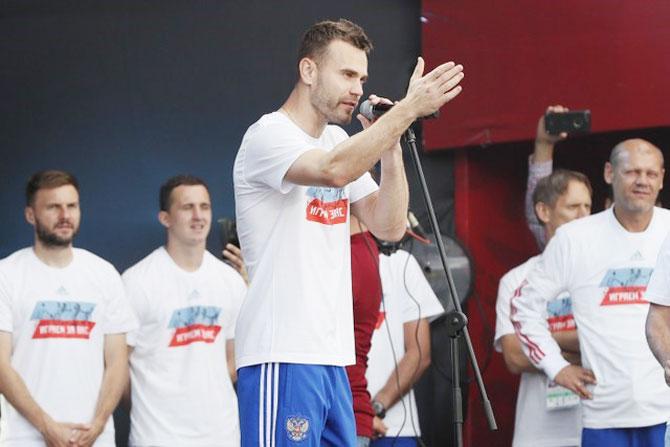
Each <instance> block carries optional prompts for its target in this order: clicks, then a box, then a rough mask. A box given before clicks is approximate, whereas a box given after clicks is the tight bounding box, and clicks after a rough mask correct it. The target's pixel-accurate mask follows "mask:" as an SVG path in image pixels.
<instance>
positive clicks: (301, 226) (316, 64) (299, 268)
mask: <svg viewBox="0 0 670 447" xmlns="http://www.w3.org/2000/svg"><path fill="white" fill-rule="evenodd" d="M371 47H372V45H371V43H370V41H369V39H368V38H367V36H366V35H365V32H364V31H363V30H362V29H361V28H360V27H359V26H358V25H355V24H353V23H351V22H349V21H347V20H344V19H341V20H339V21H336V22H333V21H324V22H319V23H317V24H315V25H313V26H312V27H310V28H309V29H308V30H307V31H306V33H305V34H304V35H303V39H302V43H301V46H300V50H299V54H298V66H297V68H298V70H297V75H298V79H297V81H296V84H295V86H294V88H293V91H292V92H291V94H290V95H289V97H288V99H287V100H286V102H285V103H284V104H283V105H282V106H281V108H280V109H279V110H277V111H275V112H273V113H270V114H267V115H264V116H263V117H261V118H260V119H259V120H258V121H257V122H256V123H254V124H252V125H251V126H250V127H249V129H248V130H247V132H246V133H245V135H244V138H243V140H242V143H241V145H240V149H239V152H238V154H237V157H236V160H235V166H234V172H233V175H234V183H235V201H236V204H235V205H236V214H237V224H238V229H239V236H240V242H241V248H242V254H243V255H244V259H245V261H246V263H247V268H248V271H249V277H250V287H249V293H248V296H247V299H246V300H245V302H244V304H243V306H242V310H241V313H240V318H239V321H238V333H237V334H236V338H235V340H236V346H235V348H236V354H237V364H238V367H239V368H240V369H239V371H238V375H239V382H238V391H239V396H240V410H241V411H240V418H241V421H242V442H243V445H259V443H260V444H261V445H263V443H264V442H265V443H270V442H272V443H274V444H276V445H278V446H282V445H287V444H289V443H293V442H301V441H305V444H306V445H323V444H326V445H338V446H352V445H355V443H356V433H355V426H354V417H353V411H352V408H351V405H352V404H351V393H350V390H349V387H348V384H347V378H346V373H345V371H344V366H346V365H350V364H353V363H354V362H355V358H354V330H353V318H352V298H351V268H350V253H349V213H350V212H351V213H353V214H354V215H355V216H356V217H358V218H359V219H360V220H361V222H363V223H364V224H365V225H366V226H367V227H368V228H369V229H370V231H371V232H372V233H373V234H375V235H376V236H378V237H380V238H381V239H384V240H398V239H400V238H401V237H402V235H403V234H404V232H405V219H406V214H407V202H408V191H407V181H406V178H405V173H404V167H403V163H402V152H401V148H400V144H399V139H400V137H401V135H402V134H403V132H404V131H405V130H406V129H407V128H408V127H409V126H410V124H411V123H412V122H413V121H414V120H416V119H417V118H418V117H421V116H425V115H428V114H430V113H432V112H434V111H436V110H437V109H439V108H440V107H441V106H442V105H444V104H445V103H447V102H448V101H450V100H451V99H453V98H454V97H455V96H456V95H458V94H459V93H460V91H461V87H460V86H458V84H459V83H460V81H461V79H462V78H463V74H462V69H463V67H462V66H460V65H456V64H454V63H453V62H449V63H446V64H442V65H440V66H438V67H437V68H436V69H434V70H433V71H431V72H430V73H428V74H426V75H425V76H424V75H423V71H424V62H423V59H421V58H419V60H418V62H417V65H416V68H415V70H414V73H413V74H412V76H411V79H410V81H409V87H408V90H407V95H406V96H405V98H404V99H402V100H401V101H399V102H398V103H397V104H396V105H395V106H394V107H393V109H392V110H391V111H389V112H388V113H386V114H385V115H384V116H382V117H381V118H379V119H378V120H376V122H374V123H371V122H370V121H368V120H367V119H365V118H364V117H362V116H361V115H358V119H359V120H360V122H361V124H362V125H363V127H364V130H363V131H362V132H360V133H358V134H356V135H354V136H353V137H351V138H349V137H348V136H347V134H346V132H345V131H344V130H343V129H342V128H340V127H338V126H337V125H342V124H348V123H349V122H350V121H351V118H352V114H353V112H354V109H355V108H356V105H357V104H358V101H359V100H360V98H361V96H362V95H363V83H364V82H365V81H366V79H367V76H368V74H367V71H368V70H367V65H368V61H367V53H368V52H369V50H370V49H371ZM370 99H371V101H372V102H374V103H378V102H379V101H382V100H381V99H380V98H378V97H376V96H371V98H370ZM331 124H332V125H331ZM380 159H381V185H380V187H379V188H378V187H377V185H376V184H375V182H374V181H373V180H372V179H371V178H370V176H369V174H367V171H368V170H369V169H370V168H371V167H372V166H373V165H374V164H375V163H376V162H378V161H379V160H380Z"/></svg>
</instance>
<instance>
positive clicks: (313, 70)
mask: <svg viewBox="0 0 670 447" xmlns="http://www.w3.org/2000/svg"><path fill="white" fill-rule="evenodd" d="M317 71H318V67H317V66H316V62H314V60H312V59H310V58H308V57H303V58H302V59H300V62H298V73H300V80H301V81H302V82H303V83H305V84H307V85H312V84H314V80H315V79H316V74H317Z"/></svg>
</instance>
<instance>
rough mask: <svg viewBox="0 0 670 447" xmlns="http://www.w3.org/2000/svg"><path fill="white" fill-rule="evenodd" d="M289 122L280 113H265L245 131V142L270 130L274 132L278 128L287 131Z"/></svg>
mask: <svg viewBox="0 0 670 447" xmlns="http://www.w3.org/2000/svg"><path fill="white" fill-rule="evenodd" d="M289 124H290V121H289V120H288V118H287V117H286V116H285V115H284V114H283V113H281V112H278V111H275V112H270V113H266V114H265V115H263V116H261V117H260V118H258V120H256V122H255V123H253V124H252V125H251V126H249V128H248V129H247V132H246V133H245V135H244V138H245V139H246V140H249V139H251V138H253V137H254V136H256V135H258V134H260V133H264V132H267V131H271V130H276V129H278V128H286V129H289V128H290V126H289Z"/></svg>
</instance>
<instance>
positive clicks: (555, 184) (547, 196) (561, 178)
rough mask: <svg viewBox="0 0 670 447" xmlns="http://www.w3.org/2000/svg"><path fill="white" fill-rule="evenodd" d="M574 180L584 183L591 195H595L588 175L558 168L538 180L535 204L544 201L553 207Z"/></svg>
mask: <svg viewBox="0 0 670 447" xmlns="http://www.w3.org/2000/svg"><path fill="white" fill-rule="evenodd" d="M572 181H575V182H580V183H583V184H584V186H586V188H588V190H589V195H593V188H591V182H590V181H589V178H588V177H587V176H585V175H584V174H582V173H581V172H577V171H569V170H567V169H556V170H555V171H554V172H552V173H551V174H550V175H548V176H547V177H544V178H542V179H540V181H539V182H537V186H536V187H535V191H533V205H537V204H538V203H540V202H542V203H544V204H545V205H547V206H549V207H552V208H553V207H554V206H555V205H556V202H557V201H558V198H559V197H561V196H562V195H563V194H565V192H566V191H567V190H568V186H569V185H570V182H572Z"/></svg>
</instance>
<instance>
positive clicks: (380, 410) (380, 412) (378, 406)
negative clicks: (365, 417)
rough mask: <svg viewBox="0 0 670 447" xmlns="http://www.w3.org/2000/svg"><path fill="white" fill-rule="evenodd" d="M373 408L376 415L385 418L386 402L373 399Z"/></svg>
mask: <svg viewBox="0 0 670 447" xmlns="http://www.w3.org/2000/svg"><path fill="white" fill-rule="evenodd" d="M372 409H373V410H374V411H375V415H376V416H377V417H378V418H379V419H384V416H386V408H385V407H384V404H383V403H381V402H379V401H377V400H373V401H372Z"/></svg>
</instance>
